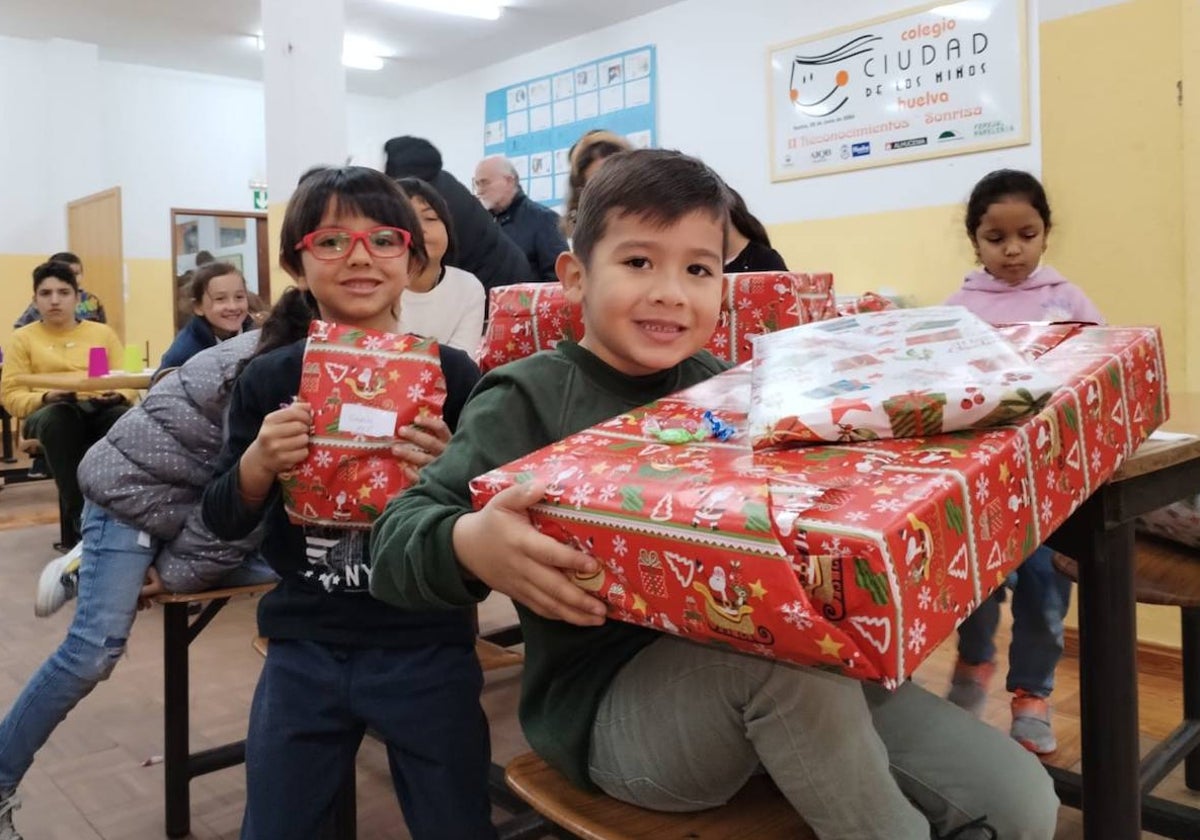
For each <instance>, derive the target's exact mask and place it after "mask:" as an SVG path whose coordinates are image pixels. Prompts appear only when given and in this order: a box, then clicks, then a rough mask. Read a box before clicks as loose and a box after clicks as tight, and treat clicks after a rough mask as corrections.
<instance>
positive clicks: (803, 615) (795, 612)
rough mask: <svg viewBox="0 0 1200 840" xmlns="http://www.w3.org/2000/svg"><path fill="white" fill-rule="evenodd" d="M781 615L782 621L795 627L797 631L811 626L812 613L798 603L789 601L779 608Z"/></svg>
mask: <svg viewBox="0 0 1200 840" xmlns="http://www.w3.org/2000/svg"><path fill="white" fill-rule="evenodd" d="M779 611H780V612H781V613H783V620H784V621H785V622H786V623H788V624H790V625H792V626H793V627H795V628H796V629H797V630H807V629H809V628H810V627H812V626H813V623H812V613H810V612H809V611H808V607H806V606H805V605H804V604H803V603H802V602H800V601H791V602H790V603H787V604H784V605H783V606H782V607H780V608H779Z"/></svg>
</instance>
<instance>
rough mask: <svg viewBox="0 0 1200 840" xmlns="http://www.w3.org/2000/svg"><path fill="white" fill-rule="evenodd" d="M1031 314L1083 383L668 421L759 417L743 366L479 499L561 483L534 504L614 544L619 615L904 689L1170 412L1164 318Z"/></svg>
mask: <svg viewBox="0 0 1200 840" xmlns="http://www.w3.org/2000/svg"><path fill="white" fill-rule="evenodd" d="M1039 331H1041V332H1042V336H1041V337H1040V338H1038V337H1036V336H1035V333H1037V332H1039ZM1017 332H1018V333H1019V335H1018V338H1019V339H1020V340H1021V341H1022V342H1023V343H1024V346H1025V347H1027V348H1029V353H1028V355H1029V356H1030V357H1034V356H1036V358H1035V359H1034V363H1035V364H1036V365H1038V366H1040V367H1042V368H1044V369H1045V370H1046V371H1047V372H1048V373H1050V374H1052V375H1054V376H1056V377H1058V378H1059V379H1060V380H1061V381H1063V382H1066V383H1068V384H1067V385H1066V386H1065V387H1063V388H1061V389H1060V390H1058V391H1057V392H1056V393H1055V394H1054V396H1053V397H1052V398H1051V399H1050V401H1049V402H1048V403H1047V405H1046V406H1045V408H1044V409H1043V410H1042V411H1041V412H1040V413H1038V414H1037V415H1035V416H1033V417H1031V418H1028V419H1026V420H1025V421H1023V422H1022V423H1020V424H1019V425H1016V426H1009V427H1003V428H997V429H990V430H983V431H974V430H973V431H963V432H955V433H951V434H945V435H939V436H936V437H928V438H904V439H891V440H880V441H872V442H868V443H857V444H850V445H826V446H814V447H809V448H806V449H795V450H767V451H761V452H753V451H752V450H751V449H750V446H749V443H748V441H747V439H746V435H745V433H744V431H740V432H739V433H738V434H737V435H736V436H735V437H734V438H732V439H730V440H728V441H719V440H716V439H713V438H708V439H704V440H700V441H694V442H691V443H688V444H684V445H675V446H672V445H668V444H665V443H662V442H661V441H660V439H659V438H658V437H656V435H655V430H661V429H670V428H678V427H685V428H689V429H692V428H699V427H700V426H701V425H702V424H703V423H704V421H703V419H702V416H703V413H704V412H705V411H712V412H715V414H716V415H717V416H718V417H719V418H720V419H721V420H723V421H725V422H726V423H728V424H730V425H732V426H734V427H736V428H738V429H744V426H745V422H746V412H747V407H748V405H749V401H750V372H749V366H748V365H743V366H741V367H739V368H735V369H734V370H732V371H729V372H728V373H725V374H722V375H720V376H717V377H714V378H713V379H711V380H709V381H707V382H704V383H702V384H700V385H697V386H695V387H693V388H690V389H688V390H686V391H682V392H680V393H678V394H675V395H673V396H671V397H668V398H665V399H662V400H659V401H658V402H656V403H653V404H651V405H648V406H646V407H644V408H642V409H639V410H637V411H634V412H631V413H628V414H623V415H621V416H619V417H615V418H613V419H611V420H609V421H607V422H604V423H601V424H599V425H598V426H595V427H593V428H591V429H588V430H586V431H584V432H581V433H578V434H574V435H571V436H570V437H568V438H566V439H565V440H563V441H561V442H559V443H556V444H553V445H551V446H548V447H545V448H543V449H541V450H539V451H537V452H535V453H532V454H530V455H528V456H526V457H525V458H522V459H520V460H519V461H516V462H514V463H512V464H509V465H507V466H505V467H502V468H500V469H497V470H493V471H492V472H490V473H487V474H485V475H483V476H480V477H478V478H477V479H475V480H474V481H473V482H472V485H471V490H472V496H473V500H474V503H475V505H476V506H477V507H481V506H482V505H483V504H485V503H486V502H487V500H488V499H490V498H491V497H492V496H494V495H495V494H496V493H497V492H499V491H500V490H502V489H503V488H505V487H507V486H510V485H512V484H513V483H522V482H527V481H532V480H539V481H543V482H545V483H546V484H547V490H546V495H545V500H544V502H542V503H539V504H538V505H536V506H535V507H534V508H533V509H532V510H531V517H532V520H533V522H534V524H535V525H536V526H537V527H538V528H539V529H540V530H542V531H543V532H545V533H547V534H549V535H551V536H553V537H555V538H556V539H558V540H560V541H562V542H565V543H568V544H570V545H574V546H576V547H578V548H579V549H581V550H583V551H586V552H588V553H590V554H591V555H593V556H594V557H596V558H597V559H598V560H599V561H600V563H601V569H600V571H599V573H597V574H595V575H594V576H592V577H590V578H587V579H581V580H577V583H578V584H579V586H581V587H583V588H585V589H587V590H589V591H591V592H594V593H595V594H596V595H598V596H599V597H601V598H603V599H604V600H605V601H606V602H607V603H608V606H609V617H610V618H612V619H618V620H621V621H627V622H631V623H635V624H640V625H645V626H649V627H654V628H656V629H658V630H662V631H665V632H668V633H674V634H678V635H682V636H686V637H688V638H691V639H694V640H696V641H700V642H705V643H708V644H716V645H724V646H729V647H732V648H735V649H738V650H741V651H745V652H747V653H751V654H756V655H759V656H764V657H774V658H778V659H781V660H787V661H789V662H795V663H800V664H805V665H814V666H820V667H828V668H833V669H836V670H838V671H841V672H843V673H845V674H847V675H850V676H854V677H857V678H860V679H866V680H875V681H879V682H882V683H883V684H885V685H887V686H889V687H894V686H896V685H898V684H899V682H900V681H902V680H903V679H905V678H906V677H907V676H908V675H910V674H911V673H912V672H913V670H914V669H915V668H916V667H917V666H918V665H919V664H920V663H921V662H922V661H923V660H924V659H925V658H926V657H927V656H928V655H929V654H930V653H931V652H932V651H933V649H934V648H936V647H937V645H938V644H940V643H941V642H942V641H943V640H944V639H946V638H947V637H948V636H949V635H950V634H951V633H952V632H953V631H954V629H955V627H957V625H958V623H959V622H961V621H962V619H963V618H964V617H966V616H967V615H968V614H969V613H970V612H971V611H972V610H973V609H974V608H975V607H976V606H977V605H978V604H979V603H980V602H981V601H982V600H983V599H984V598H986V597H987V596H988V595H989V594H991V593H992V592H993V591H994V590H995V589H996V588H997V586H999V585H1000V584H1001V583H1002V582H1003V581H1004V579H1005V577H1007V575H1008V574H1009V572H1011V571H1012V570H1013V569H1014V568H1016V567H1017V566H1018V565H1019V564H1020V562H1021V561H1022V559H1024V558H1025V557H1026V556H1028V555H1029V554H1030V553H1031V552H1032V551H1033V549H1034V548H1036V547H1037V546H1038V545H1039V544H1041V543H1042V542H1043V541H1044V540H1045V539H1046V538H1047V537H1048V536H1049V535H1050V534H1051V533H1052V532H1053V531H1054V530H1055V529H1056V528H1057V527H1058V526H1059V525H1061V524H1062V523H1063V522H1064V521H1065V520H1066V518H1067V517H1068V516H1069V515H1070V514H1071V513H1072V512H1073V511H1074V510H1075V509H1076V508H1078V507H1079V505H1080V504H1082V503H1083V501H1084V500H1085V499H1087V497H1088V496H1089V495H1090V494H1091V493H1092V492H1093V491H1094V490H1095V489H1096V488H1097V487H1098V486H1099V485H1100V484H1101V483H1102V482H1104V481H1105V480H1107V479H1108V478H1109V477H1110V476H1111V475H1112V474H1113V472H1114V471H1115V470H1116V469H1117V467H1118V466H1119V465H1120V464H1121V462H1122V461H1123V460H1124V459H1125V458H1126V457H1127V456H1128V455H1129V454H1130V453H1131V452H1132V451H1133V450H1134V448H1136V447H1137V446H1138V444H1140V443H1141V442H1142V441H1143V440H1145V438H1146V437H1147V436H1148V435H1149V433H1150V432H1151V431H1152V430H1153V429H1154V428H1155V427H1157V426H1158V425H1159V424H1160V423H1161V422H1162V421H1163V420H1164V419H1165V418H1166V412H1167V403H1166V386H1165V382H1164V379H1163V376H1164V362H1163V356H1162V348H1161V343H1160V339H1159V335H1158V331H1157V330H1156V329H1152V328H1111V327H1071V328H1068V329H1062V328H1058V327H1046V328H1041V327H1029V328H1027V329H1026V328H1022V329H1021V330H1018V331H1017ZM1039 354H1040V355H1039Z"/></svg>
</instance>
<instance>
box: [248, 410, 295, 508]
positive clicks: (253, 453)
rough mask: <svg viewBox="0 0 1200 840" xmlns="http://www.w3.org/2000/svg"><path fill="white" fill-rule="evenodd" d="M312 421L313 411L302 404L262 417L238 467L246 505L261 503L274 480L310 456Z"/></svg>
mask: <svg viewBox="0 0 1200 840" xmlns="http://www.w3.org/2000/svg"><path fill="white" fill-rule="evenodd" d="M312 422H313V418H312V408H311V407H310V406H309V404H308V403H306V402H300V401H296V402H293V403H292V404H291V405H287V406H284V407H282V408H280V409H277V410H276V411H272V412H271V413H270V414H268V415H267V416H266V417H264V418H263V421H262V426H261V427H260V428H259V430H258V437H256V438H255V439H254V442H253V443H251V444H250V447H249V448H248V449H247V450H246V452H245V454H243V455H242V457H241V460H240V462H239V466H238V484H239V487H240V489H241V496H242V500H243V501H244V502H246V503H247V504H251V505H259V504H262V502H263V501H265V500H266V498H267V496H268V495H269V493H270V490H271V485H272V484H273V483H274V482H275V477H276V476H277V475H279V474H280V473H285V472H287V471H288V470H290V469H292V468H293V467H295V466H297V465H298V464H300V463H301V462H302V461H303V460H304V459H305V458H307V457H308V443H309V438H310V434H311V430H312Z"/></svg>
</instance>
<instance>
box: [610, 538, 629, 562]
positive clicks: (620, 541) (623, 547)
mask: <svg viewBox="0 0 1200 840" xmlns="http://www.w3.org/2000/svg"><path fill="white" fill-rule="evenodd" d="M628 553H629V543H628V542H626V540H625V538H624V537H622V536H621V535H620V534H618V535H617V536H615V537H613V554H615V555H617V556H618V557H624V556H625V555H626V554H628Z"/></svg>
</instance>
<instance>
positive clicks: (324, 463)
mask: <svg viewBox="0 0 1200 840" xmlns="http://www.w3.org/2000/svg"><path fill="white" fill-rule="evenodd" d="M313 460H314V461H316V462H317V466H318V467H320V468H321V469H325V468H326V467H328V466H329V465H330V464H332V463H333V456H332V455H330V454H329V450H327V449H318V450H317V454H315V455H313Z"/></svg>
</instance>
